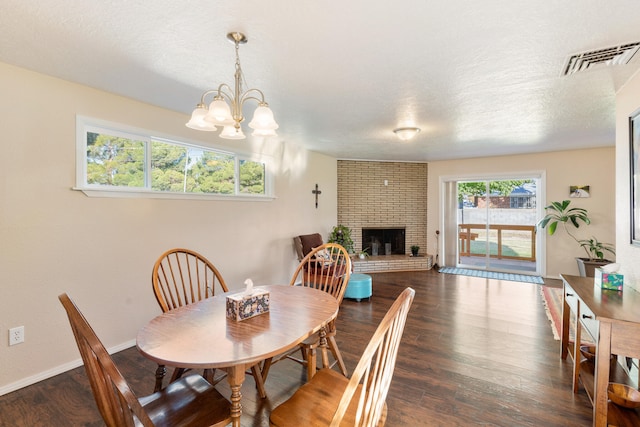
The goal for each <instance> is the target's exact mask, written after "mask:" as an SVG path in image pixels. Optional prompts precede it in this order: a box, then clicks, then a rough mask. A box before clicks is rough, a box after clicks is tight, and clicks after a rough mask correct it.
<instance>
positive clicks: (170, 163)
mask: <svg viewBox="0 0 640 427" xmlns="http://www.w3.org/2000/svg"><path fill="white" fill-rule="evenodd" d="M77 150H78V152H77V157H78V173H77V183H76V187H77V189H80V190H83V191H85V193H89V192H92V194H90V195H96V194H94V193H100V192H107V193H111V194H112V193H113V192H116V193H117V192H120V193H122V194H129V195H131V194H139V195H142V196H143V197H154V196H155V197H165V198H167V197H168V198H171V197H172V196H176V197H180V198H184V197H185V196H193V197H198V196H221V197H234V196H236V197H243V198H245V197H251V198H265V197H266V198H271V192H270V190H269V188H270V186H269V176H268V174H267V164H266V163H265V162H264V161H263V160H255V159H252V158H250V157H249V156H242V155H239V154H236V153H232V152H229V151H223V150H217V149H213V148H209V147H203V146H198V145H194V144H190V143H186V142H182V141H176V140H172V139H167V138H159V137H153V136H151V135H148V134H146V133H145V132H143V131H139V130H131V129H125V127H124V126H118V125H114V124H110V123H109V124H107V123H104V122H100V123H98V121H96V120H91V119H87V118H80V117H79V118H78V141H77ZM97 195H100V194H97Z"/></svg>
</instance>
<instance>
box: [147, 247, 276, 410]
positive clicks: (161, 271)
mask: <svg viewBox="0 0 640 427" xmlns="http://www.w3.org/2000/svg"><path fill="white" fill-rule="evenodd" d="M151 280H152V283H153V292H154V294H155V296H156V300H157V301H158V304H159V305H160V308H161V309H162V312H163V313H166V312H167V311H169V310H173V309H175V308H178V307H182V306H184V305H188V304H192V303H194V302H198V301H201V300H203V299H205V298H209V297H212V296H214V295H215V294H216V292H218V293H222V292H228V291H229V288H228V287H227V284H226V283H225V281H224V279H223V278H222V274H220V272H219V271H218V269H217V268H216V267H215V266H214V265H213V264H212V263H211V261H209V260H208V259H207V258H205V257H204V256H203V255H201V254H199V253H198V252H196V251H192V250H190V249H184V248H175V249H170V250H168V251H166V252H165V253H163V254H162V255H160V257H159V258H158V259H157V261H156V262H155V264H154V266H153V272H152V275H151ZM165 372H166V369H165V367H164V366H163V365H158V370H157V372H156V385H155V391H159V390H161V389H162V381H163V378H164V374H165ZM185 372H186V369H185V368H180V367H177V368H174V370H173V374H172V375H171V379H170V381H169V382H170V383H171V382H173V381H175V380H177V379H178V378H180V377H181V376H182V375H183V374H184V373H185ZM248 373H249V374H251V375H252V376H253V377H254V378H255V380H256V388H257V389H258V392H259V393H260V397H262V398H264V397H266V395H267V394H266V391H265V388H264V382H263V380H262V374H261V372H260V369H259V367H258V365H256V366H253V367H251V369H250V372H248ZM203 376H204V378H205V379H206V380H207V381H209V382H210V383H211V384H213V385H215V384H217V383H218V382H220V381H221V380H222V379H223V378H224V377H225V375H222V376H218V378H215V370H214V369H205V370H204V372H203Z"/></svg>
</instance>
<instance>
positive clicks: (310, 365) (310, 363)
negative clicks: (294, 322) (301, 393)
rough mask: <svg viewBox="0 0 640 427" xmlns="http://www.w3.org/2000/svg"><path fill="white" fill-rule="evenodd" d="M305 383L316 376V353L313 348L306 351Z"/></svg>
mask: <svg viewBox="0 0 640 427" xmlns="http://www.w3.org/2000/svg"><path fill="white" fill-rule="evenodd" d="M306 360H307V381H311V378H313V376H314V375H315V374H316V370H317V366H316V363H318V362H317V353H316V349H315V347H309V349H308V351H307V359H306Z"/></svg>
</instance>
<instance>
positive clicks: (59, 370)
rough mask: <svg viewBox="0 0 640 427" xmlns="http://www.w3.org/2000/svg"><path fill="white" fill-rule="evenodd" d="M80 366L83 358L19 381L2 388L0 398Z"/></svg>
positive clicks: (111, 350) (128, 344) (130, 344)
mask: <svg viewBox="0 0 640 427" xmlns="http://www.w3.org/2000/svg"><path fill="white" fill-rule="evenodd" d="M134 345H136V340H131V341H126V342H124V343H122V344H119V345H116V346H113V347H110V348H108V349H107V351H108V352H109V354H113V353H117V352H119V351H122V350H126V349H127V348H130V347H133V346H134ZM78 366H82V358H78V359H76V360H73V361H71V362H69V363H65V364H63V365H60V366H56V367H55V368H52V369H49V370H47V371H43V372H40V373H38V374H36V375H32V376H30V377H26V378H23V379H21V380H19V381H16V382H13V383H10V384H7V385H4V386H2V387H0V396H4V395H5V394H8V393H11V392H14V391H16V390H20V389H21V388H23V387H27V386H30V385H32V384H35V383H38V382H40V381H44V380H46V379H49V378H51V377H55V376H56V375H59V374H62V373H64V372H67V371H70V370H72V369H75V368H77V367H78Z"/></svg>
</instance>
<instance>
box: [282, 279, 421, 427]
mask: <svg viewBox="0 0 640 427" xmlns="http://www.w3.org/2000/svg"><path fill="white" fill-rule="evenodd" d="M414 295H415V291H414V290H413V289H411V288H406V289H405V290H404V291H403V292H402V293H401V294H400V296H399V297H398V298H397V299H396V301H395V302H394V303H393V305H392V306H391V308H390V309H389V311H387V314H386V315H385V316H384V318H383V319H382V321H381V322H380V324H379V325H378V328H377V329H376V332H375V333H374V334H373V336H372V337H371V340H370V341H369V344H368V345H367V347H366V348H365V350H364V353H363V354H362V356H361V358H360V361H359V362H358V365H357V366H356V369H355V370H354V371H353V375H352V376H351V379H348V378H346V377H344V376H342V375H340V374H339V373H337V372H336V371H334V370H332V369H321V370H320V371H318V373H317V374H316V375H315V376H314V377H313V378H312V379H311V380H310V381H308V382H307V383H306V384H304V385H303V386H302V387H300V388H299V389H298V390H297V391H296V392H295V393H294V394H293V396H291V397H290V398H289V399H288V400H287V401H285V402H284V403H282V404H281V405H279V406H278V407H276V408H275V409H274V410H273V412H271V415H270V417H269V424H270V425H271V426H272V427H288V426H301V425H305V426H332V427H337V426H350V427H352V426H371V427H372V426H383V425H384V423H385V421H386V418H387V405H386V403H385V401H386V398H387V393H388V391H389V386H390V384H391V379H392V377H393V371H394V368H395V364H396V357H397V354H398V348H399V345H400V340H401V338H402V333H403V331H404V325H405V323H406V320H407V314H408V313H409V307H410V306H411V303H412V301H413V297H414Z"/></svg>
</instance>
